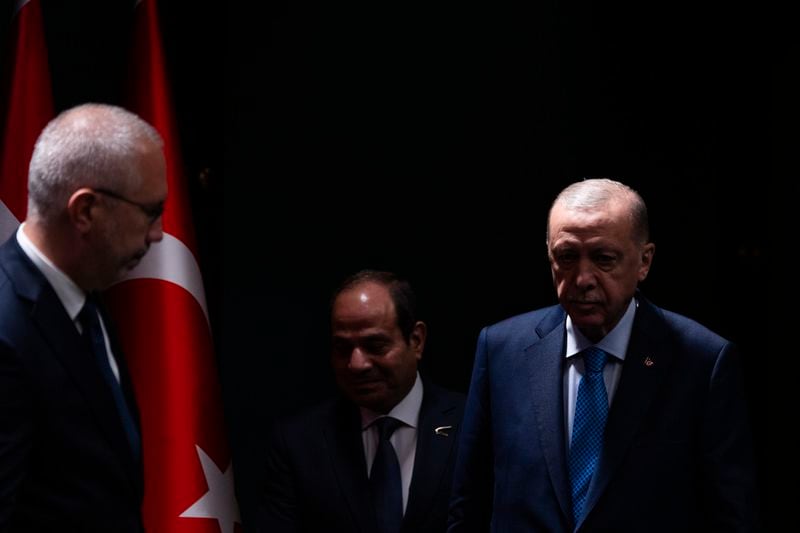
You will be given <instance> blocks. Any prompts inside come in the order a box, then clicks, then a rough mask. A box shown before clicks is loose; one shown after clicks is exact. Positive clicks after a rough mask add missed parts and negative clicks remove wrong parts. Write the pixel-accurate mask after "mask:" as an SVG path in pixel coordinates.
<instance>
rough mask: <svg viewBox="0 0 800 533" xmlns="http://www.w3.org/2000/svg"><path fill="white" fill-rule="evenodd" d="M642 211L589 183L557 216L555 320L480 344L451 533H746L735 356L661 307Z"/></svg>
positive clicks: (525, 323) (637, 202)
mask: <svg viewBox="0 0 800 533" xmlns="http://www.w3.org/2000/svg"><path fill="white" fill-rule="evenodd" d="M648 233H649V232H648V223H647V210H646V208H645V204H644V202H643V200H642V199H641V197H640V196H639V195H638V194H637V193H636V192H635V191H633V190H632V189H630V188H628V187H627V186H625V185H623V184H621V183H619V182H616V181H612V180H607V179H589V180H585V181H582V182H578V183H575V184H573V185H571V186H569V187H567V188H566V189H565V190H564V191H562V192H561V194H560V195H559V196H558V197H557V198H556V200H555V202H554V203H553V206H552V208H551V210H550V215H549V219H548V232H547V235H548V236H547V249H548V255H549V258H550V263H551V268H552V274H553V280H554V283H555V287H556V292H557V294H558V299H559V302H560V305H559V306H554V307H550V308H546V309H540V310H538V311H533V312H530V313H526V314H523V315H519V316H516V317H513V318H510V319H507V320H504V321H502V322H500V323H498V324H495V325H492V326H489V327H487V328H484V329H483V331H481V334H480V337H479V339H478V347H477V353H476V359H475V366H474V368H473V375H472V384H471V388H470V391H469V396H468V399H467V407H466V411H465V415H464V423H463V426H462V432H461V441H460V444H459V457H458V461H457V465H456V473H455V479H454V487H453V499H452V502H451V509H450V517H449V531H450V532H461V531H488V530H489V529H490V528H491V530H492V531H502V532H504V533H513V532H516V531H520V532H522V531H525V532H531V531H538V532H563V531H586V532H588V531H614V532H642V531H648V532H654V531H656V532H657V531H664V532H675V531H753V530H755V529H756V511H755V495H756V491H755V481H754V465H753V457H752V452H751V446H750V442H749V434H748V427H747V422H746V418H747V416H746V406H745V404H744V399H743V398H744V395H743V391H742V389H741V386H740V376H739V367H738V362H737V357H738V354H737V351H736V348H735V346H734V345H732V344H731V343H730V342H729V341H727V340H726V339H723V338H721V337H720V336H718V335H716V334H714V333H712V332H711V331H709V330H708V329H706V328H705V327H703V326H701V325H700V324H698V323H696V322H694V321H692V320H690V319H688V318H685V317H682V316H679V315H677V314H675V313H671V312H669V311H665V310H662V309H659V308H658V307H656V306H655V305H653V304H651V303H650V302H649V301H647V300H646V299H645V298H644V297H643V296H642V295H641V294H640V293H639V292H638V291H637V285H638V283H639V282H640V281H642V280H644V279H645V278H646V276H647V274H648V272H649V270H650V266H651V264H652V260H653V254H654V252H655V247H654V245H653V244H652V243H651V242H649V235H648Z"/></svg>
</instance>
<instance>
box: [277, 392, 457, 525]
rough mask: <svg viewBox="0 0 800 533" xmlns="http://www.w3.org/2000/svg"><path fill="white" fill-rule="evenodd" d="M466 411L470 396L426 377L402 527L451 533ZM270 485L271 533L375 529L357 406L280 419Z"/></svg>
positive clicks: (338, 402)
mask: <svg viewBox="0 0 800 533" xmlns="http://www.w3.org/2000/svg"><path fill="white" fill-rule="evenodd" d="M463 412H464V395H462V394H458V393H454V392H450V391H447V390H445V389H442V388H439V387H436V386H435V385H433V384H431V383H430V382H428V381H424V393H423V397H422V406H421V408H420V417H419V427H418V429H417V449H416V454H415V458H414V471H413V473H412V478H411V486H410V487H409V496H408V503H407V506H406V513H405V516H404V517H403V524H402V531H403V532H408V533H440V532H442V531H444V528H445V527H446V522H447V506H448V501H449V497H450V487H451V481H452V476H453V465H454V463H455V455H456V444H457V440H458V430H459V425H460V423H461V416H462V415H463ZM440 426H451V428H449V429H447V430H445V431H444V432H443V433H444V434H437V433H436V431H435V430H436V428H438V427H440ZM440 433H441V432H440ZM265 487H266V490H265V492H264V494H263V501H262V516H261V519H262V524H261V527H262V529H261V531H263V532H264V533H288V532H308V533H312V532H314V533H316V532H320V531H337V532H342V533H356V532H360V533H372V532H376V531H377V523H376V519H375V512H374V508H373V504H372V499H371V495H370V492H369V480H368V477H367V465H366V461H365V459H364V449H363V445H362V442H361V418H360V415H359V412H358V409H357V408H356V407H355V406H354V405H353V404H352V403H350V402H349V401H347V400H346V399H344V398H337V399H335V400H331V401H328V402H326V403H324V404H322V405H319V406H316V407H314V408H312V409H310V410H307V411H303V412H301V413H300V414H298V415H295V416H292V417H290V418H288V419H286V420H282V421H280V422H278V423H277V424H276V425H275V427H274V430H273V434H272V438H271V446H270V448H269V450H268V454H267V470H266V475H265Z"/></svg>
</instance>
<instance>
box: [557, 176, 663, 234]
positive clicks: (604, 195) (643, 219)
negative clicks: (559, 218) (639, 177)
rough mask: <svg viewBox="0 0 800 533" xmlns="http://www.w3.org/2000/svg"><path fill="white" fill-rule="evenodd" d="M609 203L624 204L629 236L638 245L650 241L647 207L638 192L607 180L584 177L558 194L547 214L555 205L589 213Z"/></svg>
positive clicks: (617, 182) (622, 184)
mask: <svg viewBox="0 0 800 533" xmlns="http://www.w3.org/2000/svg"><path fill="white" fill-rule="evenodd" d="M611 201H620V202H623V203H625V204H626V206H627V208H628V213H629V215H630V218H631V223H632V227H633V235H632V237H633V238H634V239H636V240H637V241H639V242H641V243H646V242H648V241H649V240H650V224H649V222H648V217H647V206H646V205H645V203H644V200H643V199H642V197H641V196H640V195H639V193H638V192H636V191H635V190H633V189H632V188H630V187H628V186H627V185H625V184H624V183H620V182H619V181H614V180H611V179H608V178H587V179H584V180H583V181H578V182H575V183H573V184H572V185H569V186H568V187H566V188H565V189H564V190H563V191H561V192H560V193H559V194H558V196H557V197H556V199H555V200H554V201H553V205H551V206H550V212H552V211H553V207H555V205H556V204H560V205H563V206H565V207H569V208H571V209H577V210H592V209H597V208H600V207H604V206H605V205H607V204H608V203H609V202H611ZM546 238H547V242H548V243H549V242H550V216H549V215H548V217H547V235H546Z"/></svg>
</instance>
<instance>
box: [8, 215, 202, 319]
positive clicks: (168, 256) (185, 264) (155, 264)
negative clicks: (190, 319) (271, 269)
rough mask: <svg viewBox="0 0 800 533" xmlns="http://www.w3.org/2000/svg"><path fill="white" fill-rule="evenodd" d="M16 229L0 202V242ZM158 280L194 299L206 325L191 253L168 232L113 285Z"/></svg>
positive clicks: (199, 279) (14, 220) (197, 270)
mask: <svg viewBox="0 0 800 533" xmlns="http://www.w3.org/2000/svg"><path fill="white" fill-rule="evenodd" d="M17 227H19V220H17V217H15V216H14V214H13V213H12V212H11V211H10V210H9V209H8V207H6V204H4V203H3V201H2V200H0V242H5V240H6V239H8V238H9V237H10V236H11V234H12V233H14V231H15V230H16V229H17ZM144 278H148V279H158V280H162V281H167V282H169V283H174V284H175V285H177V286H179V287H182V288H183V289H184V290H185V291H187V292H188V293H189V294H191V295H192V297H193V298H194V299H195V300H197V303H198V304H199V305H200V308H201V309H202V310H203V314H204V315H205V316H206V322H208V321H209V320H208V308H207V307H206V296H205V290H204V288H203V277H202V275H201V274H200V267H199V265H198V264H197V260H195V257H194V255H193V254H192V251H191V250H189V248H187V247H186V245H185V244H183V242H181V241H180V240H178V239H176V238H175V237H174V236H172V235H170V234H169V233H165V234H164V239H163V240H162V241H161V242H155V243H153V244H152V245H150V251H149V252H147V254H146V255H145V256H144V257H143V258H142V261H141V262H140V263H139V264H138V265H136V268H134V269H133V270H131V271H130V272H128V274H127V275H126V276H125V277H124V278H122V279H121V280H120V281H118V282H117V283H122V282H124V281H127V280H130V279H144Z"/></svg>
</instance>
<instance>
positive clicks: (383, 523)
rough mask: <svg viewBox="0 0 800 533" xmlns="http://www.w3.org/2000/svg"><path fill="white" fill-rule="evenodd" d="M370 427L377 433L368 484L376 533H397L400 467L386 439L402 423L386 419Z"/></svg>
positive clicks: (400, 505) (400, 514) (400, 509)
mask: <svg viewBox="0 0 800 533" xmlns="http://www.w3.org/2000/svg"><path fill="white" fill-rule="evenodd" d="M374 425H375V427H376V428H377V429H378V435H379V437H378V449H377V451H376V452H375V460H374V461H373V462H372V470H371V471H370V475H369V484H370V487H371V488H372V499H373V502H374V503H375V514H376V515H377V517H378V531H380V532H381V533H397V532H398V531H400V526H401V525H402V522H403V485H402V481H401V479H400V463H399V462H398V461H397V453H395V450H394V446H392V443H391V442H389V437H391V436H392V433H394V431H395V430H396V429H397V428H398V427H400V426H402V425H403V423H402V422H400V421H399V420H397V419H396V418H391V417H388V416H387V417H383V418H379V419H377V420H376V421H375V423H374Z"/></svg>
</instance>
